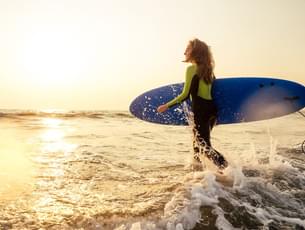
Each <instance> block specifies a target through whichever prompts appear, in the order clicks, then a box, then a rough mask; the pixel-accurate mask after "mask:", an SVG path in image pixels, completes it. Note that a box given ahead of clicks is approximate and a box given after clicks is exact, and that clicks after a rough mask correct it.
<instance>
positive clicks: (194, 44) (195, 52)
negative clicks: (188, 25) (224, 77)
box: [185, 38, 215, 84]
mask: <svg viewBox="0 0 305 230" xmlns="http://www.w3.org/2000/svg"><path fill="white" fill-rule="evenodd" d="M188 48H189V49H190V54H189V57H188V59H187V60H185V61H186V62H195V63H196V64H197V75H198V77H199V78H200V79H202V80H204V81H205V82H206V83H207V84H211V83H212V82H213V81H214V80H215V75H214V66H215V63H214V59H213V56H212V53H211V50H210V48H209V46H208V45H207V44H206V43H205V42H203V41H200V40H199V39H197V38H195V39H193V40H191V41H189V44H188Z"/></svg>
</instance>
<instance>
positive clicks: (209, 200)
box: [0, 111, 305, 230]
mask: <svg viewBox="0 0 305 230" xmlns="http://www.w3.org/2000/svg"><path fill="white" fill-rule="evenodd" d="M0 127H1V134H0V180H1V182H2V183H1V184H2V186H1V187H0V210H1V211H0V229H122V230H123V229H304V228H305V221H304V219H305V192H304V191H305V190H304V189H305V166H304V162H305V154H304V153H302V150H301V144H302V142H303V141H304V139H305V131H304V130H305V118H304V117H302V116H300V115H299V114H291V115H289V116H285V117H281V118H277V119H272V120H268V121H261V122H253V123H245V124H235V125H223V126H217V127H216V128H215V129H214V130H213V133H212V143H213V145H214V147H215V148H216V149H217V150H219V151H220V152H222V153H223V154H224V155H225V156H226V157H227V158H228V160H229V163H230V167H229V168H228V169H227V170H226V171H225V175H224V176H219V175H218V176H217V177H216V175H217V174H216V172H215V167H214V166H213V165H212V164H211V163H210V162H209V161H208V160H206V159H204V158H202V160H203V162H204V171H193V170H192V167H191V162H192V132H191V128H190V127H177V126H163V125H155V124H150V123H146V122H143V121H140V120H138V119H135V118H133V117H132V116H130V115H129V113H128V112H124V111H123V112H115V111H83V112H78V111H74V112H73V111H71V112H35V111H0Z"/></svg>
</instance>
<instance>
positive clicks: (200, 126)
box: [194, 114, 228, 169]
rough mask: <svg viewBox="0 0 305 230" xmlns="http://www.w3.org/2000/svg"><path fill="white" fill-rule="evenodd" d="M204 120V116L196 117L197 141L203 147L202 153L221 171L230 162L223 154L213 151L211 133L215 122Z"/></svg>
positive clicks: (198, 115)
mask: <svg viewBox="0 0 305 230" xmlns="http://www.w3.org/2000/svg"><path fill="white" fill-rule="evenodd" d="M206 117H207V116H205V118H203V115H200V114H197V116H196V115H195V116H194V122H195V128H196V130H197V141H198V143H199V145H200V147H201V150H202V151H201V153H202V154H204V155H205V156H206V157H207V158H209V159H210V160H211V161H213V163H214V164H215V165H216V166H217V167H218V168H220V169H224V168H226V167H227V166H228V162H227V161H226V159H225V158H224V157H223V155H222V154H221V153H219V152H218V151H217V150H215V149H213V148H212V146H211V141H210V132H211V129H212V128H213V126H214V123H215V120H214V121H213V120H211V119H206Z"/></svg>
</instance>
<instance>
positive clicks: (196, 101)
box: [189, 75, 228, 168]
mask: <svg viewBox="0 0 305 230" xmlns="http://www.w3.org/2000/svg"><path fill="white" fill-rule="evenodd" d="M199 80H200V79H199V77H198V76H197V75H195V76H194V77H193V79H192V83H191V88H190V92H189V95H191V99H192V111H193V113H194V125H195V126H194V130H193V132H194V141H196V142H197V143H195V142H194V143H193V144H194V158H195V159H196V160H198V161H200V158H199V154H200V153H201V154H205V155H206V156H207V157H208V158H209V159H210V160H212V161H213V162H214V164H215V165H216V166H217V167H219V168H226V167H227V166H228V162H227V161H226V160H225V158H224V157H223V156H222V154H221V153H219V152H218V151H216V150H215V149H213V148H212V145H211V137H210V133H211V130H212V128H213V126H214V125H215V123H216V119H217V108H216V106H215V104H214V102H213V100H206V99H203V98H202V97H200V96H198V87H199ZM197 144H198V145H199V146H198V145H197ZM200 150H201V151H200Z"/></svg>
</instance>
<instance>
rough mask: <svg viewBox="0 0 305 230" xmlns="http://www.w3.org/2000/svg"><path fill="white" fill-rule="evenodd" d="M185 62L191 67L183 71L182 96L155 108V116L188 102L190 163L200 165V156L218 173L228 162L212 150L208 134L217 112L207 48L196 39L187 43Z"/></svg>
mask: <svg viewBox="0 0 305 230" xmlns="http://www.w3.org/2000/svg"><path fill="white" fill-rule="evenodd" d="M184 55H185V61H184V62H187V63H191V65H190V66H188V67H187V69H186V74H185V83H184V88H183V90H182V93H181V94H180V95H178V96H177V97H176V98H174V99H173V100H171V101H169V102H167V103H166V104H163V105H160V106H159V107H158V109H157V110H158V112H159V113H162V112H165V111H166V110H167V109H168V108H170V107H172V106H174V105H176V104H178V103H182V102H183V101H184V100H186V99H187V98H189V97H190V98H191V101H192V111H193V114H194V128H193V133H194V141H193V149H194V160H195V162H197V163H200V165H201V160H200V157H199V156H200V154H204V155H205V156H206V157H207V158H208V159H210V160H212V161H213V163H214V164H215V165H216V166H217V167H218V168H219V169H220V170H222V169H225V168H226V167H227V166H228V162H227V161H226V159H225V158H224V157H223V155H222V154H221V153H219V152H218V151H216V150H215V149H213V148H212V145H211V140H210V132H211V130H212V128H213V126H214V125H215V123H216V116H217V109H216V107H215V105H214V103H213V99H212V96H211V89H212V83H213V81H214V80H215V75H214V72H213V69H214V61H213V57H212V53H211V51H210V49H209V47H208V46H207V45H206V43H204V42H203V41H200V40H199V39H193V40H191V41H190V42H189V44H188V45H187V47H186V50H185V52H184Z"/></svg>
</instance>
